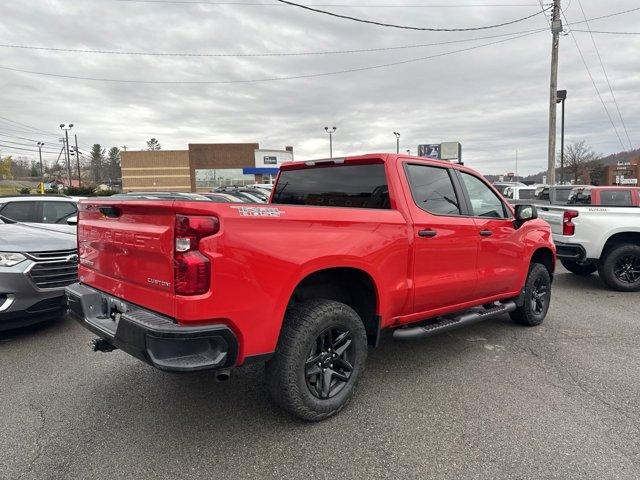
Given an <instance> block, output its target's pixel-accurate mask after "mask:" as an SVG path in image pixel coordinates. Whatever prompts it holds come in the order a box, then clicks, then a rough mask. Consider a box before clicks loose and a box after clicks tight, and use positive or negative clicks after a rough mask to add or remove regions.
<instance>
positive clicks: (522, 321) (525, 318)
mask: <svg viewBox="0 0 640 480" xmlns="http://www.w3.org/2000/svg"><path fill="white" fill-rule="evenodd" d="M541 286H544V287H545V289H546V293H545V294H544V297H543V304H542V308H541V309H539V307H540V304H539V303H537V302H536V301H535V298H536V295H535V294H536V292H537V291H538V290H539V289H540V287H541ZM550 301H551V275H549V271H548V270H547V269H546V267H545V266H544V265H541V264H539V263H532V264H531V266H530V267H529V274H528V275H527V281H526V283H525V285H524V302H523V304H522V306H520V307H517V308H516V309H515V310H514V311H513V312H511V313H509V316H510V317H511V320H513V321H514V322H516V323H517V324H519V325H524V326H526V327H534V326H536V325H540V324H541V323H542V322H543V321H544V318H545V317H546V316H547V311H548V310H549V303H550Z"/></svg>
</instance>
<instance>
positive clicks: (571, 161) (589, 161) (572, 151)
mask: <svg viewBox="0 0 640 480" xmlns="http://www.w3.org/2000/svg"><path fill="white" fill-rule="evenodd" d="M599 159H600V155H599V154H597V153H595V152H594V151H593V150H591V147H590V146H589V145H587V144H586V142H585V141H584V140H580V141H579V142H576V143H573V144H571V145H567V146H566V147H565V149H564V168H565V169H566V170H567V172H569V173H570V174H571V175H572V176H573V181H574V183H577V182H578V179H579V177H580V174H581V173H582V172H584V171H586V170H588V169H589V167H590V166H593V164H594V163H596V161H597V160H599Z"/></svg>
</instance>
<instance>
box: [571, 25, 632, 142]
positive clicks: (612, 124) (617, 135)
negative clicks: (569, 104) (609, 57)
mask: <svg viewBox="0 0 640 480" xmlns="http://www.w3.org/2000/svg"><path fill="white" fill-rule="evenodd" d="M562 16H563V17H564V19H565V21H566V22H567V23H568V20H567V17H566V15H564V13H563V14H562ZM569 33H570V35H571V38H572V39H573V43H575V45H576V49H577V50H578V54H579V55H580V58H581V59H582V63H583V64H584V68H585V69H586V70H587V75H589V79H591V83H592V84H593V88H594V89H595V91H596V94H597V95H598V98H599V99H600V103H601V104H602V108H604V111H605V113H606V114H607V117H608V118H609V122H611V126H612V127H613V131H614V132H615V133H616V137H618V141H619V142H620V145H621V146H622V149H623V150H624V149H625V146H624V143H623V141H622V138H621V137H620V134H619V133H618V129H617V128H616V124H615V123H614V122H613V118H611V114H610V113H609V109H608V108H607V105H606V103H604V100H603V99H602V95H601V94H600V90H599V89H598V85H597V84H596V81H595V80H594V79H593V75H592V74H591V70H590V69H589V65H588V64H587V61H586V60H585V58H584V55H583V54H582V49H581V48H580V45H579V44H578V40H577V39H576V36H575V35H574V34H573V33H571V32H569Z"/></svg>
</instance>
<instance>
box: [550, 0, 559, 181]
mask: <svg viewBox="0 0 640 480" xmlns="http://www.w3.org/2000/svg"><path fill="white" fill-rule="evenodd" d="M561 32H562V20H561V19H560V0H553V14H552V16H551V39H552V40H551V81H550V85H549V150H548V165H547V183H548V184H549V185H555V183H556V95H557V90H558V48H559V46H560V33H561Z"/></svg>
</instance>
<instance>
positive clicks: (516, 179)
mask: <svg viewBox="0 0 640 480" xmlns="http://www.w3.org/2000/svg"><path fill="white" fill-rule="evenodd" d="M517 181H518V149H517V148H516V182H517Z"/></svg>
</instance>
